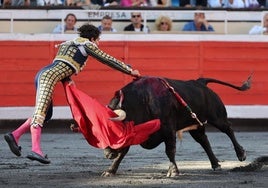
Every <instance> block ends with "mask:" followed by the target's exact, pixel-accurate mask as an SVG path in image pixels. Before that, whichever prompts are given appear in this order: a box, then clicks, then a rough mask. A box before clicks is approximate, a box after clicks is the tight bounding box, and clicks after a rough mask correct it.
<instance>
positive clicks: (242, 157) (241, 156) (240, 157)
mask: <svg viewBox="0 0 268 188" xmlns="http://www.w3.org/2000/svg"><path fill="white" fill-rule="evenodd" d="M237 158H238V160H239V161H245V160H246V158H247V153H246V151H245V150H243V149H242V150H241V151H240V154H239V155H237Z"/></svg>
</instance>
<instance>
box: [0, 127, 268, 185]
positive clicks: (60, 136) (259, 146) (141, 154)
mask: <svg viewBox="0 0 268 188" xmlns="http://www.w3.org/2000/svg"><path fill="white" fill-rule="evenodd" d="M4 131H5V132H6V130H4ZM4 131H3V130H1V132H0V158H1V161H0V187H1V188H2V187H3V188H4V187H9V188H18V187H20V188H29V187H31V188H35V187H38V188H42V187H44V188H48V187H53V188H69V187H70V188H76V187H90V188H93V187H102V188H103V187H109V188H111V187H116V188H120V187H139V188H145V187H150V188H171V187H172V188H173V187H174V188H183V187H187V188H198V187H200V188H214V187H217V188H227V187H234V188H240V187H241V188H253V187H254V188H257V187H263V188H264V187H267V185H268V168H267V165H265V166H263V168H261V169H260V170H257V171H249V172H231V171H230V169H232V168H235V167H239V166H245V165H247V164H249V163H250V162H252V161H253V160H254V159H255V158H257V157H259V156H263V155H266V156H267V155H268V139H267V138H268V132H236V136H237V139H238V142H239V143H240V144H241V145H242V146H243V147H244V148H245V149H246V150H247V160H246V161H244V162H239V161H238V160H237V158H236V155H235V152H234V149H233V146H232V144H231V141H230V139H229V138H228V137H227V136H226V135H224V134H223V133H219V132H216V133H214V132H209V133H207V135H208V138H209V140H210V142H211V145H212V148H213V150H214V153H215V154H216V156H217V157H218V159H219V160H221V161H222V162H221V165H222V170H221V171H213V170H212V169H211V167H210V163H209V160H208V158H207V156H206V154H205V152H204V151H203V149H202V148H201V146H200V145H199V144H197V143H196V142H195V141H194V140H193V139H192V138H191V137H190V135H189V134H188V133H185V134H184V138H183V140H182V142H178V143H177V155H176V160H177V164H178V167H179V169H180V172H181V175H180V176H178V177H176V178H167V177H166V173H167V169H168V165H169V162H168V159H167V157H166V155H165V152H164V149H165V148H164V145H163V144H161V145H160V146H158V147H157V148H155V149H153V150H145V149H142V148H141V147H140V146H133V147H131V149H130V151H129V153H128V154H127V156H126V157H125V159H124V160H123V161H122V163H121V165H120V167H119V169H118V172H117V175H115V176H114V177H101V173H102V172H103V171H104V170H105V169H106V168H108V167H109V165H110V164H111V161H110V160H107V159H105V158H104V156H103V151H102V150H100V149H97V148H93V147H92V146H90V145H88V144H87V142H86V141H85V140H84V138H83V136H82V135H81V134H79V133H69V132H66V131H64V130H63V132H62V133H56V134H55V133H54V134H52V133H46V132H44V133H43V135H42V147H43V150H44V152H45V153H47V154H48V157H49V159H50V160H51V161H52V163H51V164H49V165H42V164H40V163H38V162H36V161H30V160H29V159H27V158H25V156H26V155H27V153H28V152H29V151H30V150H31V143H30V134H26V135H24V136H23V137H22V139H21V142H20V145H21V146H22V149H23V150H22V157H16V156H15V155H13V154H12V153H11V152H10V151H9V148H8V145H7V144H6V143H5V141H4V138H3V134H4V133H5V132H4Z"/></svg>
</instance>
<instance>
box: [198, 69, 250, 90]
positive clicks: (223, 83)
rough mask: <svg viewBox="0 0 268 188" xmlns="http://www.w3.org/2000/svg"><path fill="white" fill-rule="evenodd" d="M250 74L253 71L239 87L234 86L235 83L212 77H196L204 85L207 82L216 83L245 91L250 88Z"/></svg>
mask: <svg viewBox="0 0 268 188" xmlns="http://www.w3.org/2000/svg"><path fill="white" fill-rule="evenodd" d="M252 74H253V73H251V74H250V75H249V77H248V79H247V80H246V81H245V82H244V83H243V84H242V86H240V87H239V86H235V85H233V84H230V83H227V82H223V81H220V80H216V79H213V78H199V79H197V81H198V82H200V83H203V84H205V85H207V84H208V83H217V84H221V85H225V86H229V87H231V88H234V89H237V90H240V91H246V90H248V89H250V87H251V79H252Z"/></svg>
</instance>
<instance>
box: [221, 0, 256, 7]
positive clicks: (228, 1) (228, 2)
mask: <svg viewBox="0 0 268 188" xmlns="http://www.w3.org/2000/svg"><path fill="white" fill-rule="evenodd" d="M259 6H260V5H259V2H258V1H257V0H225V5H224V7H226V8H256V7H259Z"/></svg>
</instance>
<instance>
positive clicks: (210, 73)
mask: <svg viewBox="0 0 268 188" xmlns="http://www.w3.org/2000/svg"><path fill="white" fill-rule="evenodd" d="M57 43H59V41H0V52H1V53H0V60H1V63H0V64H1V66H0V72H1V74H0V88H1V89H0V106H33V105H34V102H35V89H34V76H35V74H36V73H37V71H38V70H39V69H40V68H41V67H43V66H44V65H47V64H48V63H50V62H51V61H52V60H53V57H54V55H55V53H56V49H55V44H57ZM100 48H101V49H102V50H104V51H106V52H108V53H109V54H111V55H113V56H115V57H116V58H118V59H121V60H123V61H125V62H127V63H128V64H131V65H132V66H133V67H134V68H137V69H139V70H140V72H141V73H142V75H152V76H165V77H169V78H174V79H196V78H198V77H199V76H204V77H213V78H217V79H220V80H223V81H227V82H231V83H233V84H237V85H241V83H242V81H244V80H245V79H246V78H247V77H248V75H249V74H250V73H251V71H254V75H253V83H252V89H251V90H249V91H247V92H240V91H236V90H233V89H231V88H227V87H224V86H220V85H215V84H211V85H209V87H211V88H212V89H214V90H215V91H216V92H217V93H218V94H219V95H220V97H221V98H222V99H223V101H224V103H225V104H226V105H236V104H239V105H243V104H261V105H267V104H268V97H267V94H268V87H267V86H268V76H267V73H268V66H267V60H268V53H267V51H268V43H262V42H219V41H214V42H213V41H196V42H192V41H184V42H183V41H176V42H169V41H167V42H165V41H161V42H149V41H146V42H144V41H138V42H133V41H123V42H117V41H110V42H109V41H104V42H101V45H100ZM73 80H74V81H75V82H76V84H77V87H78V88H80V89H81V90H83V91H85V92H86V93H88V94H89V95H91V96H93V97H95V98H97V99H98V100H99V101H101V102H102V103H103V104H107V103H108V101H109V99H110V98H111V97H112V96H113V93H114V91H116V90H118V89H119V88H120V87H122V86H123V85H125V84H127V83H128V82H129V81H131V77H129V76H127V75H124V74H122V73H120V72H118V71H115V70H112V69H111V68H110V67H107V66H106V65H103V64H101V63H99V62H98V61H96V60H94V59H93V58H91V57H90V58H89V59H88V62H87V66H86V67H85V69H84V70H83V71H82V72H81V73H80V74H79V75H78V76H73ZM54 104H55V105H67V102H66V99H65V94H64V91H63V89H62V86H61V84H58V85H57V88H56V91H55V97H54Z"/></svg>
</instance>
